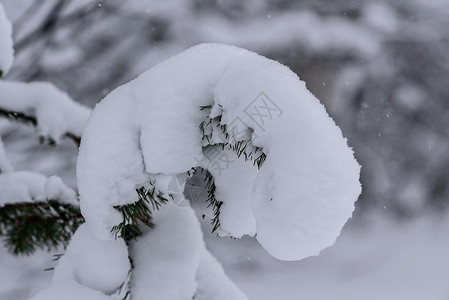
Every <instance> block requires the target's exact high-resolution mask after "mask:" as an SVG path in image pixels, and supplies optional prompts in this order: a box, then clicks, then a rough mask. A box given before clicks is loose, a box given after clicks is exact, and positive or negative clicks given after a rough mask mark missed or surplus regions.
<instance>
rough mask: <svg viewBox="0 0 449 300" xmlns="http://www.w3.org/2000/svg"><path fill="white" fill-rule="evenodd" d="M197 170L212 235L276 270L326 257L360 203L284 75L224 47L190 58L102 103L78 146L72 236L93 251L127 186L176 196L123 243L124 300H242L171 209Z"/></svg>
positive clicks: (293, 82) (341, 145) (184, 217)
mask: <svg viewBox="0 0 449 300" xmlns="http://www.w3.org/2000/svg"><path fill="white" fill-rule="evenodd" d="M242 155H243V156H245V158H247V159H244V158H243V157H242ZM199 167H201V168H203V169H206V170H207V172H208V174H210V176H212V177H213V180H214V183H213V184H214V191H215V195H214V197H215V198H216V201H217V202H219V203H220V206H219V208H220V214H219V221H220V222H219V223H217V225H219V230H218V232H219V233H220V234H222V235H231V236H234V237H241V236H243V235H251V236H253V235H255V236H256V238H257V240H258V241H259V242H260V244H261V245H262V246H263V247H264V248H265V249H266V250H267V251H268V252H269V253H270V254H271V255H272V256H274V257H276V258H278V259H282V260H299V259H302V258H305V257H308V256H312V255H318V254H319V252H320V251H321V250H322V249H324V248H326V247H329V246H330V245H332V244H333V243H334V242H335V240H336V238H337V237H338V235H339V234H340V231H341V229H342V227H343V225H344V224H345V223H346V221H347V220H348V219H349V218H350V217H351V215H352V212H353V210H354V202H355V201H356V200H357V198H358V196H359V194H360V192H361V185H360V183H359V172H360V166H359V164H358V163H357V161H356V160H355V159H354V156H353V152H352V150H351V149H350V148H349V147H348V145H347V144H346V140H345V139H344V138H343V136H342V133H341V131H340V129H339V128H338V127H337V126H336V125H335V123H334V121H333V120H332V119H331V118H330V117H329V115H328V114H327V112H326V110H325V108H324V106H323V105H322V104H320V102H319V101H318V100H317V99H316V98H315V97H314V96H313V95H312V94H311V93H310V92H309V91H308V90H307V88H306V86H305V83H304V82H302V81H301V80H300V79H299V78H298V77H297V75H295V74H294V73H293V72H292V71H291V70H289V69H288V68H287V67H285V66H283V65H281V64H279V63H278V62H275V61H273V60H270V59H267V58H265V57H262V56H259V55H257V54H256V53H253V52H250V51H247V50H244V49H240V48H237V47H233V46H227V45H219V44H202V45H198V46H194V47H192V48H190V49H188V50H186V51H184V52H182V53H180V54H178V55H176V56H174V57H172V58H170V59H168V60H166V61H164V62H162V63H160V64H158V65H156V66H154V67H153V68H151V69H150V70H148V71H147V72H145V73H143V74H142V75H141V76H139V77H138V78H137V79H135V80H133V81H131V82H129V83H127V84H125V85H123V86H121V87H119V88H117V89H116V90H114V91H113V92H111V93H110V94H109V95H108V96H107V97H106V98H105V99H104V100H103V101H102V102H101V103H100V104H98V105H97V106H96V108H95V109H94V111H93V113H92V115H91V117H90V119H89V121H88V123H87V125H86V128H85V130H84V133H83V136H82V143H81V147H80V152H79V157H78V163H77V178H78V187H79V193H80V204H81V211H82V214H83V216H84V217H85V219H86V223H87V224H86V226H87V227H83V228H88V229H89V232H90V234H92V236H95V237H96V238H97V239H98V242H99V243H100V242H101V240H103V241H104V242H107V241H109V240H114V239H115V238H116V237H115V235H114V233H113V230H112V229H113V228H114V227H115V226H117V224H120V223H121V222H122V218H123V216H122V214H121V213H120V212H119V211H118V210H117V209H116V208H117V207H120V206H125V205H128V204H132V203H135V202H136V201H137V194H136V189H137V188H139V187H143V186H146V185H147V184H148V183H149V182H151V184H153V185H154V186H155V187H157V189H159V190H160V191H162V192H163V193H164V194H169V193H170V192H171V191H173V190H172V189H171V187H170V184H171V183H172V182H173V180H174V179H176V184H177V186H178V188H179V190H178V192H180V194H177V195H176V196H175V197H174V198H173V200H174V201H171V202H169V203H166V204H164V205H162V207H161V208H160V209H159V210H156V211H153V217H154V223H155V225H156V227H155V228H153V229H148V230H145V232H144V233H143V236H142V237H141V238H140V239H139V240H137V241H135V242H132V243H131V246H130V252H129V255H130V257H132V259H133V261H134V262H135V267H134V269H133V271H132V276H131V281H132V283H131V294H132V295H133V299H146V297H147V296H146V295H148V294H147V291H148V293H151V295H152V296H154V297H156V298H161V299H162V298H164V299H191V298H192V297H193V296H195V297H197V298H200V299H203V298H204V299H211V298H212V297H214V299H246V297H245V296H244V295H243V294H242V293H241V292H240V291H239V290H238V288H237V287H236V286H235V285H234V284H233V283H232V282H231V281H230V280H229V279H228V278H227V277H226V275H225V274H224V272H223V269H222V268H221V266H220V264H219V263H218V262H217V261H216V260H215V258H213V257H212V256H211V254H210V253H209V252H208V251H207V249H206V248H205V245H204V242H203V239H202V232H201V229H200V225H199V221H198V220H197V219H196V218H195V215H194V213H193V211H192V208H191V207H190V206H189V205H188V204H186V202H185V201H183V200H184V195H183V194H182V191H183V189H184V186H185V181H186V179H187V178H188V176H185V175H186V174H189V173H190V172H189V171H191V170H192V168H196V169H198V168H199ZM180 203H181V204H180ZM83 230H84V231H85V230H86V229H83ZM69 247H70V246H69ZM73 247H75V246H73ZM120 247H122V248H123V247H124V245H122V246H120ZM69 258H70V257H69ZM69 258H68V259H66V260H67V261H69ZM67 264H68V263H67ZM68 265H70V264H68ZM170 265H173V267H172V268H170V267H167V266H170ZM70 268H72V269H73V267H70ZM70 268H68V267H64V269H67V270H68V272H69V273H70V274H73V273H74V272H75V271H74V270H72V269H70ZM122 271H126V268H124V269H123V270H122ZM61 272H62V271H60V273H61ZM75 273H76V272H75ZM125 273H126V272H121V273H120V274H122V275H121V276H122V277H121V278H122V279H123V276H124V274H125ZM161 274H163V276H161ZM74 278H78V276H75V277H74ZM60 282H63V281H60ZM76 282H77V284H78V283H82V282H81V281H80V280H79V279H77V280H76ZM117 282H119V281H117ZM52 285H53V284H52ZM82 285H83V286H89V287H90V288H92V289H94V290H100V291H102V292H103V293H110V291H111V290H113V288H114V287H115V288H118V285H117V283H115V284H112V285H111V286H107V288H104V287H101V286H95V285H92V284H90V283H89V282H87V284H86V283H82ZM53 286H54V285H53ZM83 289H84V288H80V289H79V291H80V295H81V294H83V293H85V292H84V290H83ZM149 289H150V290H149ZM86 293H90V292H88V291H87V290H86ZM86 295H87V294H86Z"/></svg>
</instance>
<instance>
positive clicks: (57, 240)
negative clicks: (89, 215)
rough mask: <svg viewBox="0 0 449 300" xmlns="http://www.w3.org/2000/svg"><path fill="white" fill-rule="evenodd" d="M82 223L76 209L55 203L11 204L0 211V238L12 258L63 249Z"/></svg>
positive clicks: (69, 205) (54, 201)
mask: <svg viewBox="0 0 449 300" xmlns="http://www.w3.org/2000/svg"><path fill="white" fill-rule="evenodd" d="M83 222H84V218H83V216H82V215H81V212H80V210H79V207H76V206H74V205H71V204H66V203H61V202H58V201H57V200H47V201H38V202H20V203H11V204H6V205H4V206H2V207H1V208H0V236H3V237H4V242H5V245H6V247H7V248H8V250H9V251H10V252H11V253H12V254H14V255H29V254H32V253H33V252H34V251H36V250H37V249H47V250H49V251H50V250H54V249H57V247H58V246H59V245H60V244H62V245H64V246H65V245H67V243H68V242H69V240H70V237H71V236H72V234H73V233H74V232H75V231H76V229H77V228H78V226H79V225H81V224H82V223H83Z"/></svg>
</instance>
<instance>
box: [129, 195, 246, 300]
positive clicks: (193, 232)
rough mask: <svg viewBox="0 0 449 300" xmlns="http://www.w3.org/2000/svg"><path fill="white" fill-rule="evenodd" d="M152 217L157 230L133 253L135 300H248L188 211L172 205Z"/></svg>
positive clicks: (140, 243)
mask: <svg viewBox="0 0 449 300" xmlns="http://www.w3.org/2000/svg"><path fill="white" fill-rule="evenodd" d="M153 214H154V223H155V224H156V227H155V228H154V229H151V230H149V231H148V232H147V233H145V234H144V235H143V236H142V237H141V238H140V239H138V240H137V241H136V242H133V243H132V246H131V250H130V255H131V257H132V258H133V263H134V268H133V271H132V278H131V279H132V285H131V294H132V298H133V299H135V300H145V299H148V295H151V297H152V298H154V299H164V300H175V299H192V297H193V296H194V295H195V299H217V300H222V299H223V300H225V299H233V300H240V299H241V300H245V299H247V298H246V296H244V295H243V293H242V292H241V291H240V290H239V289H238V288H237V287H236V286H235V285H234V284H233V283H232V282H231V281H230V280H229V278H228V277H227V276H226V275H225V273H224V271H223V269H222V267H221V265H220V264H219V263H218V262H217V261H216V260H215V258H213V257H212V255H211V254H210V253H209V252H208V250H207V249H206V247H205V245H204V242H203V234H202V231H201V227H200V224H199V222H198V219H197V218H196V216H195V213H194V211H193V210H192V209H191V208H190V207H189V206H186V207H179V206H176V205H174V204H172V203H168V204H165V205H163V206H162V207H161V209H160V210H159V211H156V212H154V213H153Z"/></svg>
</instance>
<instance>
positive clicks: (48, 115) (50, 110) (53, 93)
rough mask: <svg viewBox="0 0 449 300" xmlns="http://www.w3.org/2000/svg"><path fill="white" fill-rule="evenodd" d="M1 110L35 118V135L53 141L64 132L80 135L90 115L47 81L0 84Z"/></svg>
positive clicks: (2, 82) (88, 110)
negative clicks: (36, 131)
mask: <svg viewBox="0 0 449 300" xmlns="http://www.w3.org/2000/svg"><path fill="white" fill-rule="evenodd" d="M0 108H2V109H5V110H7V111H12V112H17V113H23V114H25V115H27V116H31V117H35V118H36V119H37V129H38V133H39V134H40V135H41V136H45V137H51V138H52V139H53V140H54V141H56V142H57V141H59V139H60V138H61V137H62V136H63V135H64V134H67V133H70V134H72V135H74V136H81V134H82V133H83V129H84V125H85V123H86V122H87V119H88V118H89V115H90V109H89V108H88V107H86V106H84V105H81V104H79V103H77V102H75V101H73V100H72V99H71V98H70V97H69V96H68V95H67V94H66V93H65V92H63V91H61V90H59V89H58V88H56V87H55V86H54V85H53V84H51V83H49V82H31V83H22V82H13V81H0Z"/></svg>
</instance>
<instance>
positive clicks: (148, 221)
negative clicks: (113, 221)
mask: <svg viewBox="0 0 449 300" xmlns="http://www.w3.org/2000/svg"><path fill="white" fill-rule="evenodd" d="M150 185H151V187H150V188H149V189H148V190H147V189H146V188H145V187H140V188H138V189H136V192H137V195H138V200H137V201H136V202H134V203H131V204H126V205H118V206H114V208H115V209H117V210H118V211H119V212H120V213H121V214H122V217H123V221H122V222H121V223H120V224H118V225H116V226H114V227H112V230H111V232H112V233H114V234H115V237H116V238H117V237H122V238H123V239H124V240H125V241H126V242H129V241H130V240H132V239H136V238H137V237H139V236H140V235H142V231H141V229H140V226H141V224H143V225H146V226H148V227H150V228H154V223H153V222H152V216H151V212H152V211H155V210H158V209H159V208H160V207H161V205H163V204H165V203H167V202H168V199H167V197H166V196H165V195H164V193H162V192H161V191H160V190H158V189H157V188H156V187H155V186H154V184H153V183H152V182H150ZM168 196H169V197H170V196H171V197H173V196H172V195H171V194H169V195H168ZM150 206H151V209H150Z"/></svg>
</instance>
